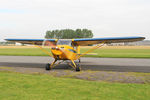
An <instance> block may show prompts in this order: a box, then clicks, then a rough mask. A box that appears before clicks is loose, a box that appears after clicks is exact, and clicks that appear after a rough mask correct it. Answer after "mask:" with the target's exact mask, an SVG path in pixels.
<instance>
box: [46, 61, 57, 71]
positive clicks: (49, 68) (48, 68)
mask: <svg viewBox="0 0 150 100" xmlns="http://www.w3.org/2000/svg"><path fill="white" fill-rule="evenodd" d="M56 61H57V60H56V59H55V60H54V61H53V62H52V63H51V64H49V63H48V64H46V66H45V69H46V70H51V69H52V68H53V65H54V64H55V63H56Z"/></svg>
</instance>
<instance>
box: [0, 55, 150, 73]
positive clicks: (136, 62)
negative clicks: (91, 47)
mask: <svg viewBox="0 0 150 100" xmlns="http://www.w3.org/2000/svg"><path fill="white" fill-rule="evenodd" d="M52 61H53V58H51V57H45V56H0V66H3V67H27V68H43V70H45V64H47V63H50V62H52ZM76 62H78V61H76ZM67 68H68V65H67V64H62V65H59V66H57V67H56V68H55V69H67ZM81 69H82V70H94V71H117V72H148V73H149V72H150V59H139V58H89V57H83V58H81Z"/></svg>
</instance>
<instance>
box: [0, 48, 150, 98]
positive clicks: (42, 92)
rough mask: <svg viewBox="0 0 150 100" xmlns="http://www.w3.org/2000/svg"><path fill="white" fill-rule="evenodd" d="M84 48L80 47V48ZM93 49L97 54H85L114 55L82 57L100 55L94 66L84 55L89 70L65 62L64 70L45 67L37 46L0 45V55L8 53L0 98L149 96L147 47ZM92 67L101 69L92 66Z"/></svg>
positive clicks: (0, 74)
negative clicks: (73, 68)
mask: <svg viewBox="0 0 150 100" xmlns="http://www.w3.org/2000/svg"><path fill="white" fill-rule="evenodd" d="M87 48H89V47H84V48H82V52H84V51H85V50H87ZM46 49H47V48H46ZM47 50H49V49H47ZM95 53H98V55H87V56H92V57H115V58H84V59H85V60H86V59H99V61H103V63H102V64H100V65H95V67H93V66H91V65H90V63H91V62H90V61H89V62H85V61H84V59H83V60H82V63H83V65H84V64H85V67H87V69H88V68H89V70H87V69H84V68H83V70H82V71H81V72H75V71H74V70H72V69H71V68H69V69H66V68H68V67H66V66H65V67H66V68H65V69H63V70H62V69H59V68H56V69H53V70H51V71H45V69H44V68H43V67H42V66H43V65H45V62H44V61H45V60H40V59H39V58H42V59H43V58H45V57H38V56H46V54H44V53H43V52H41V51H40V50H39V49H37V48H34V47H29V46H28V47H27V46H23V47H22V46H21V47H20V46H17V48H16V47H7V46H6V47H0V55H7V56H0V57H1V59H0V100H20V99H21V100H29V99H30V100H43V99H44V100H149V98H150V96H149V94H150V73H148V72H149V71H150V69H149V68H150V66H149V60H150V59H149V58H150V47H145V46H141V47H136V46H131V47H119V48H118V47H103V48H101V49H98V50H96V51H95ZM8 55H19V56H16V57H15V56H8ZM22 55H25V56H22ZM33 55H34V56H33ZM30 56H33V57H30ZM118 57H119V58H118ZM128 57H129V59H128ZM29 58H30V59H29ZM32 58H35V59H32ZM46 58H48V57H46ZM143 58H144V59H143ZM115 59H118V60H117V61H118V63H117V65H113V64H112V63H110V62H113V61H114V60H115ZM123 59H126V60H123ZM15 61H17V62H15ZM25 61H27V62H25ZM40 61H41V62H42V63H43V64H41V63H40ZM132 61H133V62H134V61H137V63H132ZM36 62H37V63H36ZM121 62H124V63H127V65H129V66H126V65H120V66H119V65H118V64H123V63H121ZM86 63H88V64H89V66H88V64H86ZM104 63H106V64H107V65H104ZM109 64H110V65H109ZM40 66H41V67H40ZM92 67H93V68H97V67H99V68H100V69H101V70H91V69H90V68H92ZM118 68H120V69H119V70H118ZM107 69H108V70H107ZM112 69H114V70H112ZM143 69H145V70H143ZM142 71H145V72H147V73H142ZM81 79H82V80H81Z"/></svg>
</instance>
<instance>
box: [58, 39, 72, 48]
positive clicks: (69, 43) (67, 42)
mask: <svg viewBox="0 0 150 100" xmlns="http://www.w3.org/2000/svg"><path fill="white" fill-rule="evenodd" d="M71 43H72V40H65V39H64V40H63V39H60V40H58V42H57V45H69V46H71Z"/></svg>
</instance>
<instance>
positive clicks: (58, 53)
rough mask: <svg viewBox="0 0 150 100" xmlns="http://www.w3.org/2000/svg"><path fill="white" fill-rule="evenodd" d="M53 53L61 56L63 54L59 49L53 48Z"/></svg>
mask: <svg viewBox="0 0 150 100" xmlns="http://www.w3.org/2000/svg"><path fill="white" fill-rule="evenodd" d="M51 51H52V53H53V54H54V55H61V54H62V53H63V52H62V51H61V49H60V48H59V47H52V50H51Z"/></svg>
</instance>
